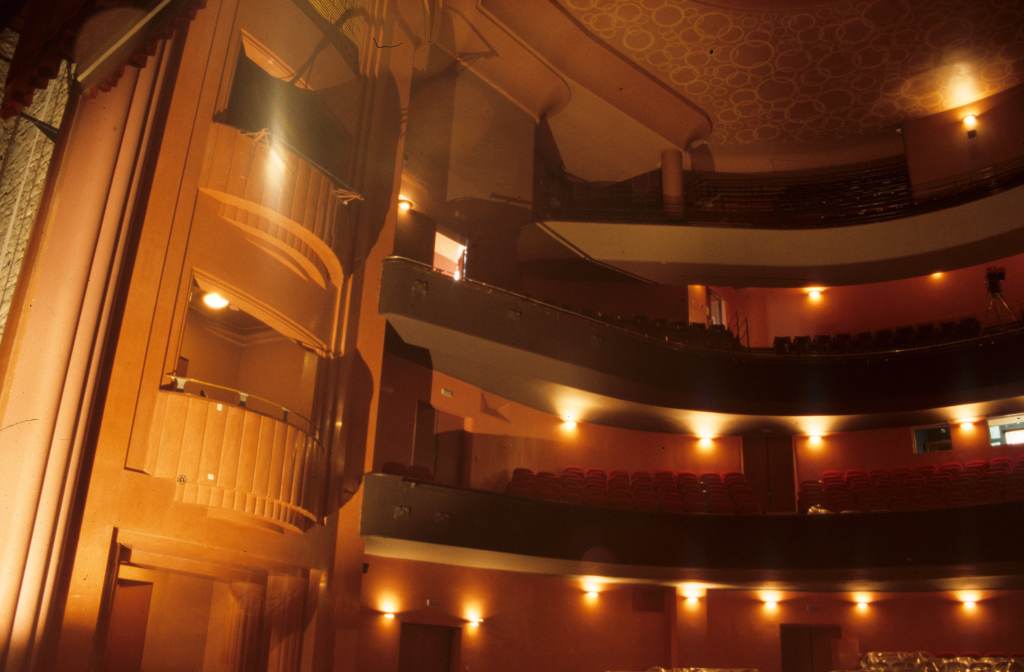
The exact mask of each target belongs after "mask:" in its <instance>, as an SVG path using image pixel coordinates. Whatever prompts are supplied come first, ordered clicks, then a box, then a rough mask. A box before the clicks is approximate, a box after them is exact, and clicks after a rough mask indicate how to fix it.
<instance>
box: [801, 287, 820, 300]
mask: <svg viewBox="0 0 1024 672" xmlns="http://www.w3.org/2000/svg"><path fill="white" fill-rule="evenodd" d="M804 291H805V292H806V293H807V299H808V300H810V301H813V302H814V303H818V302H819V301H821V299H822V297H823V296H824V295H825V288H824V287H808V288H807V289H805V290H804Z"/></svg>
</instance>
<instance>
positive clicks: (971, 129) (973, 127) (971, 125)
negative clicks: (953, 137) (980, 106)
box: [963, 114, 978, 140]
mask: <svg viewBox="0 0 1024 672" xmlns="http://www.w3.org/2000/svg"><path fill="white" fill-rule="evenodd" d="M963 124H964V128H966V129H967V139H968V140H973V139H974V138H976V137H977V135H978V117H977V115H974V114H968V115H967V116H965V117H964V118H963Z"/></svg>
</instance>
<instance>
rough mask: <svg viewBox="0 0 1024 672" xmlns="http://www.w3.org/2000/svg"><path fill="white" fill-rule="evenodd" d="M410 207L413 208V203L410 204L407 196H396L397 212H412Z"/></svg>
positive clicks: (410, 201)
mask: <svg viewBox="0 0 1024 672" xmlns="http://www.w3.org/2000/svg"><path fill="white" fill-rule="evenodd" d="M412 206H413V202H412V200H411V199H410V198H409V197H408V196H406V195H405V194H399V195H398V211H399V212H409V211H410V210H412Z"/></svg>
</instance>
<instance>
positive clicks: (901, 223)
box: [529, 187, 1024, 287]
mask: <svg viewBox="0 0 1024 672" xmlns="http://www.w3.org/2000/svg"><path fill="white" fill-rule="evenodd" d="M1022 210H1024V187H1016V188H1014V189H1009V190H1007V191H1004V192H1001V193H998V194H996V195H994V196H989V197H987V198H982V199H979V200H976V201H972V202H969V203H966V204H963V205H958V206H955V207H951V208H946V209H944V210H938V211H935V212H928V213H923V214H918V215H913V216H910V217H904V218H901V219H893V220H889V221H884V222H876V223H872V224H862V225H858V226H844V227H833V228H824V229H798V230H783V229H749V228H734V227H720V226H713V225H709V226H700V225H692V226H682V225H678V224H657V223H646V222H642V221H637V222H635V223H623V222H596V221H567V220H553V219H552V220H547V221H544V222H542V223H540V224H538V227H540V228H541V229H543V230H544V231H545V232H547V233H549V234H550V235H551V236H552V237H554V238H555V239H556V240H558V241H559V242H561V243H562V244H563V245H564V246H565V247H566V248H567V249H568V250H571V251H572V252H573V253H574V254H577V255H579V256H581V257H583V258H586V259H591V260H594V261H597V262H600V263H602V264H606V265H608V266H611V267H613V268H616V269H618V270H620V271H623V272H625V273H629V274H631V275H635V276H638V277H641V278H644V279H647V280H651V281H653V282H658V283H662V284H673V285H680V284H694V283H698V284H724V285H733V286H746V287H756V286H775V287H778V286H801V285H805V284H823V285H843V284H854V283H863V282H878V281H883V280H893V279H898V278H906V277H910V276H914V275H925V274H928V273H931V272H933V271H936V270H948V269H951V268H960V267H963V266H970V265H972V264H979V263H984V262H985V261H988V260H991V259H997V258H1001V257H1006V256H1009V255H1012V254H1016V253H1018V252H1020V251H1022V250H1024V227H1022V226H1021V219H1020V214H1019V213H1020V212H1021V211H1022ZM564 255H565V252H559V253H557V254H554V255H553V257H552V258H556V257H557V258H561V257H564ZM529 261H532V262H534V263H537V262H542V261H544V259H543V258H542V257H536V258H532V259H529Z"/></svg>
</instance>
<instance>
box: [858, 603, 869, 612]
mask: <svg viewBox="0 0 1024 672" xmlns="http://www.w3.org/2000/svg"><path fill="white" fill-rule="evenodd" d="M869 606H870V603H869V602H858V603H857V611H867V610H868V608H869Z"/></svg>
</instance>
